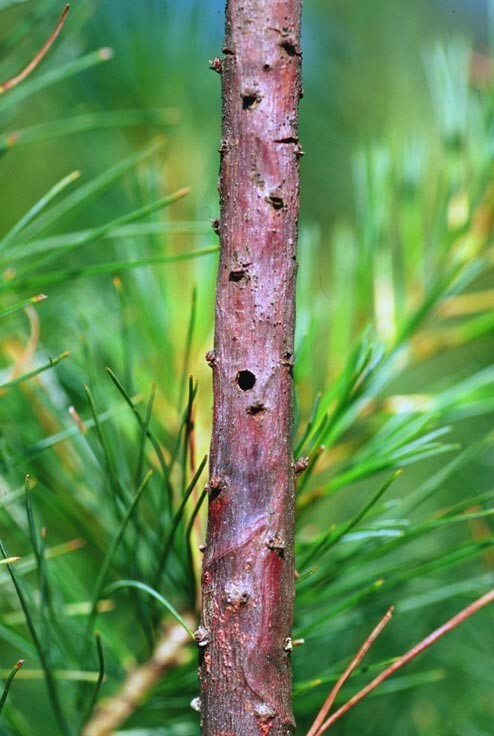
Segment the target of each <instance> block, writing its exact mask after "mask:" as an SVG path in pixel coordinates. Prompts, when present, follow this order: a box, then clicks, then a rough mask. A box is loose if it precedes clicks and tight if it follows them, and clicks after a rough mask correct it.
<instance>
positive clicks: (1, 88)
mask: <svg viewBox="0 0 494 736" xmlns="http://www.w3.org/2000/svg"><path fill="white" fill-rule="evenodd" d="M69 10H70V5H68V4H67V5H66V6H65V7H64V9H63V11H62V15H61V16H60V18H59V19H58V21H57V25H56V26H55V28H54V29H53V31H52V33H51V34H50V36H49V37H48V38H47V40H46V41H45V42H44V44H43V46H42V47H41V48H40V50H39V51H38V53H37V54H35V55H34V57H33V58H32V59H31V61H30V62H29V64H28V65H27V66H26V67H24V69H23V70H22V71H21V72H19V74H17V75H16V76H15V77H11V78H10V79H7V81H6V82H3V83H2V84H0V94H2V93H3V92H8V90H10V89H12V88H13V87H17V85H18V84H20V83H21V82H23V81H24V80H25V79H26V77H28V76H29V75H30V74H31V72H33V71H34V70H35V69H36V67H37V66H38V65H39V64H40V63H41V61H42V60H43V59H44V58H45V56H46V54H47V53H48V51H49V50H50V49H51V47H52V46H53V44H54V42H55V40H56V39H57V37H58V35H59V34H60V31H61V30H62V28H63V26H64V24H65V21H66V20H67V15H68V14H69Z"/></svg>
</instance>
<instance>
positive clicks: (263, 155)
mask: <svg viewBox="0 0 494 736" xmlns="http://www.w3.org/2000/svg"><path fill="white" fill-rule="evenodd" d="M300 15H301V0H269V1H268V0H229V2H228V3H227V10H226V38H225V47H224V49H223V51H224V54H225V56H224V58H223V59H222V60H219V59H215V60H213V62H212V63H211V65H212V68H213V69H215V70H216V71H219V72H220V73H221V76H222V92H223V123H222V141H221V146H220V153H221V172H220V185H219V186H220V200H221V216H220V221H219V224H218V228H219V234H220V243H221V256H220V265H219V272H218V281H217V294H216V332H215V344H214V351H212V352H210V353H208V356H207V359H208V362H209V363H210V365H211V366H212V368H213V392H214V414H213V435H212V443H211V453H210V479H209V516H208V532H207V540H206V548H205V553H204V564H203V573H202V595H203V610H202V621H201V626H200V628H199V630H198V632H197V634H196V639H197V643H198V645H199V649H200V660H201V661H200V678H201V721H202V732H203V734H204V736H259V735H260V736H287V735H289V734H291V733H292V732H293V728H294V721H293V715H292V708H291V668H290V649H291V641H290V632H291V624H292V610H293V598H294V552H293V536H294V493H295V470H294V467H293V457H292V441H291V440H292V425H293V398H292V367H293V333H294V321H295V275H296V266H297V264H296V241H297V219H298V207H299V157H300V155H301V149H300V145H299V142H298V102H299V98H300V96H301V89H302V88H301V76H300V65H301V51H300Z"/></svg>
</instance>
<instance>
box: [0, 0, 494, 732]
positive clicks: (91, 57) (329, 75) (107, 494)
mask: <svg viewBox="0 0 494 736" xmlns="http://www.w3.org/2000/svg"><path fill="white" fill-rule="evenodd" d="M59 10H61V8H60V9H59V8H58V7H57V8H56V9H54V4H53V2H52V1H51V0H50V1H48V0H36V2H15V1H11V0H3V2H0V79H6V78H8V77H9V76H10V75H12V74H15V73H16V72H18V71H19V69H20V68H22V66H23V65H24V64H25V63H26V61H27V60H28V59H29V58H31V57H32V55H33V53H34V52H35V51H36V50H37V48H38V47H39V46H40V45H41V43H42V42H43V41H44V39H45V38H46V37H47V36H48V35H49V33H50V30H51V28H52V27H53V24H54V21H55V17H56V13H58V12H59ZM54 13H55V17H54ZM492 17H493V14H492V8H488V7H487V5H486V4H485V3H482V2H478V3H475V2H471V3H468V4H467V3H463V4H462V3H460V2H456V3H451V2H437V3H430V2H425V0H423V1H422V0H421V1H420V2H415V3H405V2H404V1H403V0H399V1H398V2H397V1H396V0H395V1H394V2H392V1H391V0H379V1H376V2H373V3H367V2H365V1H364V0H361V2H357V3H348V2H343V0H334V2H332V3H330V4H328V3H326V2H322V1H319V2H318V1H317V0H313V1H312V2H310V1H307V2H306V3H305V16H304V80H305V82H304V84H305V98H304V100H303V104H302V108H301V139H302V142H303V145H304V149H305V151H306V153H307V156H306V157H305V159H303V163H302V192H303V196H302V214H301V236H300V248H299V261H300V272H299V282H298V326H297V362H296V390H297V427H296V436H295V441H294V442H295V446H296V448H297V454H299V455H300V454H302V455H308V456H309V458H310V464H309V469H308V471H306V473H305V474H303V475H302V476H301V478H300V484H299V494H298V548H297V553H298V570H299V573H300V578H299V581H298V584H297V601H296V618H295V624H294V636H295V637H304V638H305V645H304V646H303V647H302V646H301V647H297V648H296V649H295V650H294V652H293V655H292V659H293V665H294V694H295V698H294V705H295V712H296V717H297V722H298V725H299V732H300V733H304V731H306V730H307V728H308V726H309V724H310V723H311V721H312V719H313V717H314V715H315V713H316V712H317V709H318V707H319V706H320V704H321V703H322V701H323V700H324V697H325V694H326V692H327V690H328V688H329V687H330V683H332V682H333V681H334V680H335V679H336V678H337V676H338V674H339V673H340V672H341V671H342V669H343V668H344V667H345V666H346V664H347V662H348V660H349V659H350V657H351V656H352V654H353V653H354V652H355V651H356V649H357V648H358V646H359V645H360V643H361V642H362V641H363V639H364V638H365V637H366V635H367V634H368V633H369V631H370V630H371V629H372V627H373V626H374V624H375V623H376V622H377V620H378V619H379V618H380V616H381V615H382V613H383V612H384V611H385V610H386V608H387V606H389V605H390V604H392V603H393V604H395V605H396V614H395V618H394V620H393V622H392V623H391V624H390V626H389V627H388V628H387V629H386V631H385V633H384V634H383V635H382V637H381V639H380V640H379V641H378V642H377V643H376V645H375V646H374V648H373V649H372V651H371V653H370V654H369V655H368V658H367V659H366V660H365V661H364V665H365V666H364V668H362V669H361V670H359V671H358V672H357V673H356V674H355V675H354V676H353V677H352V679H351V680H350V682H349V683H348V686H347V688H346V689H345V692H344V694H343V697H347V695H348V693H353V692H355V691H356V690H358V689H359V688H360V687H362V685H363V684H364V683H365V682H366V681H367V680H368V679H369V677H370V676H371V675H372V674H375V673H376V671H379V670H380V669H381V668H382V666H383V664H384V663H385V662H388V661H389V659H390V658H392V657H394V656H396V655H398V654H401V653H403V652H404V651H405V650H406V649H408V648H409V647H410V646H411V645H413V644H415V643H416V642H417V641H418V640H419V639H420V638H422V637H423V636H425V635H426V634H427V633H429V632H430V631H431V630H432V629H434V628H436V626H438V625H439V624H440V623H442V622H443V621H444V620H446V619H447V618H448V617H449V616H450V615H452V614H453V613H454V612H456V611H457V610H459V609H460V608H461V607H462V606H463V605H465V604H466V603H467V602H468V601H470V600H472V599H473V598H475V597H476V596H478V595H480V594H481V593H483V592H484V591H485V590H486V589H488V588H489V587H490V586H492V582H493V577H492V561H493V551H492V541H493V536H492V521H491V515H492V513H493V506H492V499H493V494H494V491H493V489H492V454H489V452H488V449H489V448H490V447H492V442H491V437H490V435H489V432H490V431H491V429H492V421H491V417H492V410H493V407H494V393H493V370H492V350H493V342H492V328H493V323H494V319H493V316H492V315H493V306H494V282H493V278H492V260H493V253H492V223H493V209H494V206H493V205H494V189H493V184H492V161H493V153H494V136H493V132H494V116H493V109H494V107H493V104H492V103H493V92H494V83H493V79H494V73H493V69H494V61H493V59H492V55H491V43H490V40H491V39H490V33H491V32H492V25H491V26H489V18H490V20H491V21H492ZM222 24H223V4H222V2H219V0H218V1H217V2H216V1H215V2H208V3H201V2H195V1H192V0H187V1H185V0H183V2H182V3H180V4H177V3H176V2H172V1H171V0H170V2H168V1H167V0H146V2H141V3H138V2H135V0H113V2H112V1H111V0H98V2H96V1H95V0H76V2H74V3H73V7H72V9H71V13H70V16H69V21H68V23H67V25H66V27H65V29H64V31H63V34H62V36H61V37H60V39H59V40H58V42H57V44H56V46H55V47H54V49H53V50H52V52H51V53H50V56H49V58H48V59H47V60H46V61H45V62H43V65H42V66H41V67H40V68H39V69H38V70H37V71H36V72H35V73H34V74H33V75H32V76H31V77H30V78H29V79H28V80H26V81H25V82H24V83H23V84H22V85H20V86H19V87H18V88H16V89H14V90H12V91H11V92H8V93H5V94H4V95H1V96H0V123H1V128H0V153H1V157H0V168H1V172H2V173H1V179H0V190H1V199H0V220H1V231H0V320H1V332H0V346H1V355H0V361H1V362H0V537H1V538H2V540H3V544H4V545H5V547H4V550H5V554H6V555H12V556H20V557H21V558H22V559H21V560H20V561H18V562H16V563H14V564H12V565H11V566H10V567H11V575H9V570H8V569H7V566H5V565H3V564H2V565H0V586H1V593H2V596H1V603H0V639H1V644H2V646H1V649H0V669H1V676H2V679H3V681H5V682H7V681H8V678H9V673H10V672H11V670H12V667H13V665H14V664H15V662H16V661H17V660H18V659H20V658H22V659H24V660H25V661H26V662H25V665H24V667H23V668H22V669H21V670H20V671H19V673H18V674H17V676H16V678H15V680H14V681H13V682H10V684H11V688H10V692H9V695H8V698H7V700H6V703H5V706H4V707H3V709H2V712H1V717H0V718H1V720H0V733H1V734H9V735H10V734H11V735H14V736H52V735H53V734H55V733H61V734H64V735H65V736H69V735H70V736H72V735H75V734H77V733H79V732H80V729H81V726H82V723H83V721H84V720H85V719H86V717H87V714H88V712H89V709H90V708H91V706H92V704H93V702H94V699H95V697H98V698H102V697H105V696H108V695H109V694H111V693H114V692H116V691H118V689H119V687H120V686H121V683H122V681H123V678H124V676H125V672H126V671H127V670H129V669H131V668H132V667H133V666H135V665H136V664H137V663H144V662H146V661H147V660H148V659H149V657H150V654H151V652H152V649H153V646H154V644H155V641H156V638H157V636H158V634H159V631H160V626H161V619H162V617H163V616H164V617H165V619H166V622H167V625H168V626H171V625H173V622H174V621H176V618H177V617H181V616H192V617H194V616H196V612H197V598H198V580H197V578H198V573H199V570H200V554H199V552H198V545H199V544H200V543H201V542H202V541H203V537H204V507H203V506H202V502H203V500H204V493H202V492H201V489H202V487H203V484H204V482H205V471H204V464H203V462H201V458H203V457H204V456H205V455H206V453H207V451H208V442H209V431H210V408H211V401H212V397H211V388H210V376H209V372H208V371H209V369H208V367H207V365H206V363H205V361H204V360H203V355H204V354H205V353H206V351H207V350H208V349H209V348H210V347H211V345H212V330H213V322H212V320H213V300H214V280H215V270H216V255H215V254H216V251H217V238H216V236H215V234H214V232H213V231H212V229H211V220H212V219H213V218H215V217H216V216H217V215H218V203H217V192H216V177H217V169H218V154H217V152H216V149H217V146H218V142H219V137H220V132H219V126H220V115H219V112H220V99H219V85H218V79H217V77H216V75H214V74H211V72H210V71H209V69H208V64H207V60H208V59H209V58H212V57H213V56H215V55H217V54H218V52H219V49H220V48H221V39H222V33H223V31H222ZM110 49H111V50H110ZM184 187H190V188H191V193H190V194H189V195H188V196H186V197H185V192H184V191H183V188H184ZM41 293H44V294H46V295H47V297H48V299H46V300H45V299H42V300H39V301H37V300H33V297H35V296H36V295H37V294H41ZM67 351H69V353H70V354H69V355H66V352H67ZM57 356H58V357H57ZM108 368H109V369H110V370H107V369H108ZM190 376H193V378H190ZM398 469H403V473H402V474H401V475H399V476H398V475H396V471H397V470H398ZM150 470H152V471H153V472H152V474H150V473H149V471H150ZM26 474H29V476H30V480H29V482H28V483H26V484H25V481H24V478H25V476H26ZM391 478H392V481H393V482H392V483H391V484H390V485H388V483H387V481H388V480H389V479H391ZM200 484H201V485H200ZM196 513H197V517H195V514H196ZM43 530H44V531H43ZM129 581H130V582H129ZM99 599H102V600H103V601H104V604H103V611H104V612H99V613H98V600H99ZM187 620H188V619H187ZM187 625H188V624H187ZM96 629H97V630H98V631H99V632H100V633H101V649H102V652H103V656H104V660H105V677H104V681H103V683H102V687H101V690H100V691H99V690H98V691H96V688H97V681H98V672H99V664H98V662H99V661H101V656H100V655H101V652H98V647H97V645H96V642H95V641H94V636H93V631H94V630H96ZM491 638H492V614H491V613H490V611H488V610H486V611H483V612H481V613H479V614H478V615H477V616H476V617H475V619H472V620H470V621H468V622H467V623H466V624H464V625H463V627H462V628H461V629H458V630H457V631H456V632H455V633H454V634H451V635H450V636H449V638H448V639H447V640H444V641H443V642H441V643H440V644H438V645H437V647H436V648H435V649H434V650H432V651H430V652H428V653H427V654H424V655H423V656H422V658H420V659H418V660H417V661H416V662H415V663H413V664H412V665H410V666H409V667H408V668H407V669H406V670H403V671H402V672H401V673H400V675H399V676H397V677H396V678H395V679H393V680H390V681H388V682H387V683H386V685H385V686H382V687H381V688H380V689H379V690H377V691H376V693H375V694H374V696H373V697H370V698H369V700H368V701H365V702H364V703H362V704H361V705H359V706H358V707H357V708H356V709H355V710H354V711H352V712H351V713H349V714H348V715H347V716H346V717H345V719H344V720H342V721H341V722H339V724H338V726H337V727H336V728H337V729H338V732H339V733H341V734H344V733H345V734H353V733H359V734H363V735H365V734H371V733H372V734H382V735H383V736H385V735H386V734H390V733H399V734H400V736H409V735H410V736H411V735H412V734H420V735H421V736H438V734H448V736H455V735H458V736H460V735H461V736H487V734H489V733H490V732H491V725H492V716H493V713H492V704H491V702H490V697H489V696H490V693H491V692H492V653H491V652H489V642H490V641H491ZM196 695H197V681H196V673H195V652H194V651H193V648H192V647H191V648H190V651H188V653H186V656H185V660H184V661H183V662H182V663H181V664H180V665H179V666H177V667H176V668H175V669H173V670H172V671H170V672H169V673H168V674H167V675H166V676H165V677H164V679H163V681H162V682H161V683H160V684H159V685H158V686H156V687H155V689H154V690H153V692H152V693H150V694H149V695H148V697H147V699H146V700H145V702H144V703H142V705H141V707H139V708H138V709H137V710H136V712H135V713H134V714H133V715H132V717H131V718H130V719H129V720H128V722H127V723H126V724H125V726H122V731H121V732H122V733H127V734H129V735H130V734H134V735H137V734H140V735H144V734H155V735H160V736H165V735H166V736H172V735H173V736H192V735H193V734H197V733H198V730H199V726H198V716H197V713H195V712H194V711H193V710H192V709H191V708H190V701H191V700H192V699H193V698H194V697H195V696H196Z"/></svg>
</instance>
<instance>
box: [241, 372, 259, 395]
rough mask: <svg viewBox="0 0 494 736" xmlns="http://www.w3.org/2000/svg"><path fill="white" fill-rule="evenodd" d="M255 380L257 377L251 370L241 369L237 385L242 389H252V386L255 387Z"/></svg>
mask: <svg viewBox="0 0 494 736" xmlns="http://www.w3.org/2000/svg"><path fill="white" fill-rule="evenodd" d="M255 382H256V377H255V375H254V374H253V373H251V372H250V371H239V372H238V373H237V386H238V387H239V388H240V389H241V390H242V391H250V389H251V388H254V385H255Z"/></svg>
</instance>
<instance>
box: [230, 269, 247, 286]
mask: <svg viewBox="0 0 494 736" xmlns="http://www.w3.org/2000/svg"><path fill="white" fill-rule="evenodd" d="M245 278H246V273H245V271H244V270H243V269H239V270H238V271H230V273H229V275H228V281H234V282H235V283H238V282H239V281H242V279H245Z"/></svg>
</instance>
